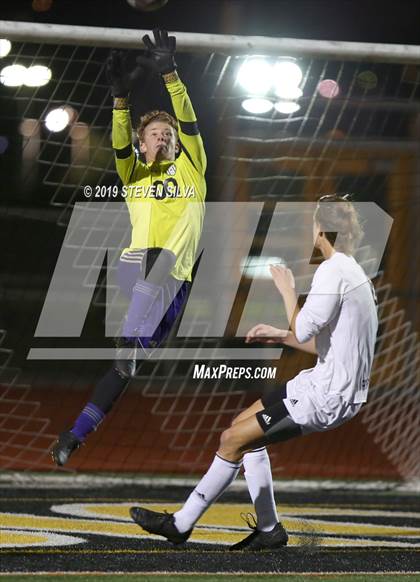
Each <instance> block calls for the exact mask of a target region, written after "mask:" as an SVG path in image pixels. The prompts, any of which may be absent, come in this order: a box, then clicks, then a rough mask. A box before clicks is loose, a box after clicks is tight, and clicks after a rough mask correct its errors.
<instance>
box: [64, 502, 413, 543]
mask: <svg viewBox="0 0 420 582" xmlns="http://www.w3.org/2000/svg"><path fill="white" fill-rule="evenodd" d="M131 505H132V504H131V503H121V504H113V505H105V504H101V505H99V504H85V503H83V504H73V505H72V506H67V505H66V506H53V509H54V510H55V511H59V512H60V513H65V514H66V515H80V516H81V517H82V516H83V517H92V518H95V517H96V518H97V517H104V518H108V519H113V518H114V519H121V520H124V521H131V518H130V515H129V509H130V507H131ZM144 505H145V506H147V507H148V508H149V509H152V510H153V511H164V510H165V509H166V510H168V511H170V512H175V511H177V510H178V509H179V508H180V507H181V504H179V503H165V504H162V503H147V504H144ZM72 508H73V511H74V512H72ZM249 508H250V507H249V505H247V504H230V503H217V504H215V505H213V506H212V507H210V508H209V510H208V511H207V512H206V513H205V515H204V516H203V517H202V518H201V519H200V520H199V522H198V525H202V526H209V527H211V526H216V527H220V528H223V527H226V528H238V527H240V528H241V529H244V531H245V530H247V529H248V528H247V526H246V524H245V523H244V522H243V521H242V520H241V518H240V513H246V512H247V511H249ZM277 509H278V512H279V514H280V515H281V516H282V523H283V524H284V526H285V528H286V529H287V531H289V532H292V533H293V532H297V531H298V532H300V531H301V529H302V525H305V523H303V522H302V518H299V517H295V518H292V517H286V518H283V515H290V514H294V515H296V514H297V515H299V514H302V513H303V514H304V515H305V516H306V515H311V513H312V512H311V509H313V508H311V507H310V506H309V507H308V508H304V509H305V510H304V511H302V509H303V508H297V507H295V508H294V511H293V512H292V511H288V512H287V514H286V512H283V513H282V511H281V509H282V508H281V506H279V507H278V508H277ZM314 513H315V512H314ZM314 513H312V514H314ZM315 514H316V515H322V512H321V511H316V513H315ZM324 515H336V516H340V515H342V512H341V511H340V510H339V509H338V510H337V511H335V512H332V511H331V510H329V511H328V513H327V512H326V513H324ZM344 515H345V516H347V515H348V513H346V512H344ZM352 515H360V514H359V513H357V512H355V513H353V514H352ZM368 515H369V516H374V515H375V514H374V513H372V512H371V513H369V514H368ZM305 522H306V523H309V524H310V525H311V526H312V527H314V532H313V533H320V534H339V535H349V534H350V535H365V536H367V535H371V536H402V537H420V527H406V526H394V525H378V524H367V523H354V522H348V521H345V522H343V521H329V520H319V519H310V520H305ZM242 535H243V534H242ZM200 537H203V536H202V535H200Z"/></svg>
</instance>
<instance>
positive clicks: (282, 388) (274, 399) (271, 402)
mask: <svg viewBox="0 0 420 582" xmlns="http://www.w3.org/2000/svg"><path fill="white" fill-rule="evenodd" d="M285 398H287V383H286V382H284V383H282V384H279V385H278V386H277V387H276V388H275V389H274V390H273V391H272V392H269V393H268V394H265V395H264V396H263V397H262V398H261V402H262V403H263V406H264V408H269V407H270V406H275V405H276V404H278V403H279V402H281V401H282V400H284V399H285Z"/></svg>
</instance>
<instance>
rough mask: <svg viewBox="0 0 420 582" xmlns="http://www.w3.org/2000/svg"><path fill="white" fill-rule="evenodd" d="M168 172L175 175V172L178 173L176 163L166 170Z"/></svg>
mask: <svg viewBox="0 0 420 582" xmlns="http://www.w3.org/2000/svg"><path fill="white" fill-rule="evenodd" d="M166 173H167V174H169V176H175V174H176V166H175V164H172V165H171V166H169V168H168V169H167V170H166Z"/></svg>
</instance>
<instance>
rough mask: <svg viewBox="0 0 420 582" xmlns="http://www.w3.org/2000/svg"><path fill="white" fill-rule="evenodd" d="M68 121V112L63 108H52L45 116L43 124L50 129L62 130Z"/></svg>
mask: <svg viewBox="0 0 420 582" xmlns="http://www.w3.org/2000/svg"><path fill="white" fill-rule="evenodd" d="M69 122H70V113H69V112H68V111H67V110H66V109H65V108H64V107H59V108H58V109H52V110H51V111H50V112H49V113H48V115H47V117H46V118H45V125H46V126H47V129H49V130H50V131H54V132H57V131H62V130H63V129H64V128H65V127H67V125H68V124H69Z"/></svg>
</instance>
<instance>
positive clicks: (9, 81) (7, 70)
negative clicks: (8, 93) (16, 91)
mask: <svg viewBox="0 0 420 582" xmlns="http://www.w3.org/2000/svg"><path fill="white" fill-rule="evenodd" d="M25 77H26V67H24V66H23V65H9V66H8V67H4V69H2V70H1V72H0V83H2V84H3V85H6V87H19V85H23V83H24V82H25Z"/></svg>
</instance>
